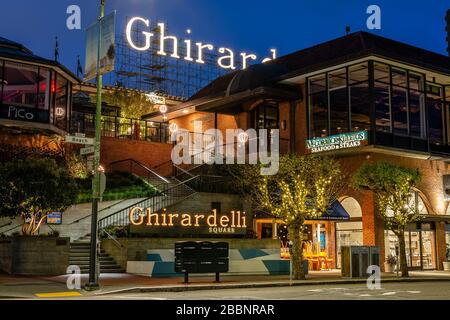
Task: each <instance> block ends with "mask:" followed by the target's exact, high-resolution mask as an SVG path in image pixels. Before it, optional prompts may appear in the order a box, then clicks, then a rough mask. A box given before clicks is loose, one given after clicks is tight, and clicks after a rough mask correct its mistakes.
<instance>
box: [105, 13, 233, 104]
mask: <svg viewBox="0 0 450 320" xmlns="http://www.w3.org/2000/svg"><path fill="white" fill-rule="evenodd" d="M128 21H129V18H127V22H128ZM153 21H156V20H153ZM142 31H150V32H152V33H153V34H154V36H153V37H152V43H151V48H150V49H149V50H146V51H138V50H135V49H133V48H132V47H130V45H129V44H128V42H127V39H126V35H125V33H122V34H119V35H117V36H116V63H115V70H114V72H112V73H111V74H110V75H109V77H107V78H106V79H105V80H106V82H107V83H108V84H110V85H120V86H123V87H126V88H132V89H138V90H141V91H146V92H157V93H160V94H167V95H172V96H177V97H181V98H189V97H190V96H192V95H193V94H195V93H196V92H197V91H199V90H200V89H201V88H203V87H204V86H206V85H207V84H209V83H210V82H211V81H213V80H215V79H216V78H218V77H219V76H222V75H224V74H226V73H228V72H230V70H226V69H223V68H220V67H219V66H218V65H217V59H218V57H219V56H218V54H216V53H214V52H211V51H208V50H204V51H203V60H204V61H205V63H204V64H199V63H196V62H193V61H187V60H185V59H183V57H185V56H186V44H185V42H184V39H181V38H178V55H180V57H181V58H180V59H177V58H173V57H171V56H170V54H171V53H172V52H173V44H172V41H170V40H167V41H166V42H165V52H166V53H167V55H166V56H163V55H159V54H157V51H158V50H159V41H160V32H159V27H158V25H157V23H156V22H152V23H151V24H150V27H148V28H146V27H145V28H144V27H143V26H142V25H139V26H137V25H134V26H133V29H132V31H131V32H132V37H133V41H134V42H135V43H136V45H139V46H142V45H144V41H145V39H144V35H143V34H142ZM165 35H171V34H170V33H169V31H168V28H167V25H166V27H165ZM194 43H195V42H194V41H192V46H193V49H194V46H195V44H194ZM193 51H195V50H193ZM193 58H194V59H195V58H197V57H196V56H195V55H193Z"/></svg>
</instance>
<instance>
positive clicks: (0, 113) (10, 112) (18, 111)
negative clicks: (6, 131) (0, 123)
mask: <svg viewBox="0 0 450 320" xmlns="http://www.w3.org/2000/svg"><path fill="white" fill-rule="evenodd" d="M48 116H49V114H48V111H45V110H37V109H33V108H27V107H21V106H11V105H9V106H6V107H5V108H0V117H1V118H6V119H11V120H19V121H31V122H43V123H47V122H48Z"/></svg>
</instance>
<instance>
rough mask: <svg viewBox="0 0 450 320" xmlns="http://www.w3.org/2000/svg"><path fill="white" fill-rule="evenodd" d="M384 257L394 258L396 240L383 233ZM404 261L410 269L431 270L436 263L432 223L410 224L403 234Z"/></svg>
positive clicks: (435, 266)
mask: <svg viewBox="0 0 450 320" xmlns="http://www.w3.org/2000/svg"><path fill="white" fill-rule="evenodd" d="M384 243H385V256H386V257H387V256H388V255H393V256H396V255H397V253H396V252H398V238H397V236H396V235H395V234H394V233H393V232H392V231H388V230H386V231H385V240H384ZM405 245H406V260H407V263H408V267H409V268H410V269H413V270H414V269H420V270H433V269H436V268H437V263H436V232H435V230H434V224H433V223H418V224H412V225H410V226H409V227H408V230H407V231H406V232H405Z"/></svg>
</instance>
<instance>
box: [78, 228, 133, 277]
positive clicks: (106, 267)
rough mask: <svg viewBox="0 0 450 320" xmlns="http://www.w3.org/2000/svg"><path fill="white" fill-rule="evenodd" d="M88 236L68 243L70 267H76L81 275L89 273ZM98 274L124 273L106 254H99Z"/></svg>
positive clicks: (89, 240) (102, 252) (89, 241)
mask: <svg viewBox="0 0 450 320" xmlns="http://www.w3.org/2000/svg"><path fill="white" fill-rule="evenodd" d="M90 243H91V238H90V236H89V235H88V236H85V237H82V238H80V239H79V240H76V241H73V242H71V243H70V258H69V259H70V265H77V266H79V267H80V269H81V273H83V274H86V273H89V254H90V245H91V244H90ZM98 259H99V262H100V273H124V272H125V270H123V269H122V268H121V267H120V266H119V265H118V264H117V263H116V261H115V260H114V258H112V257H111V256H110V255H109V254H108V253H106V252H105V251H104V250H101V251H100V253H99V257H98Z"/></svg>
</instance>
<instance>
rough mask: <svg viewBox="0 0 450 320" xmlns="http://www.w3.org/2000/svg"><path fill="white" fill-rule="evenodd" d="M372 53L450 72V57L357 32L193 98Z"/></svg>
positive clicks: (225, 79) (222, 80) (236, 75)
mask: <svg viewBox="0 0 450 320" xmlns="http://www.w3.org/2000/svg"><path fill="white" fill-rule="evenodd" d="M370 55H378V56H382V57H385V58H388V59H389V58H390V59H394V60H398V61H401V62H404V63H408V64H413V65H416V66H418V67H422V68H425V69H429V70H431V71H436V72H439V73H444V74H449V75H450V58H449V57H447V56H444V55H441V54H438V53H435V52H431V51H428V50H424V49H421V48H418V47H414V46H412V45H408V44H405V43H402V42H398V41H395V40H391V39H388V38H385V37H381V36H378V35H375V34H371V33H367V32H363V31H361V32H355V33H352V34H349V35H347V36H344V37H340V38H337V39H334V40H331V41H327V42H324V43H322V44H319V45H316V46H313V47H310V48H306V49H303V50H300V51H296V52H294V53H291V54H288V55H285V56H282V57H279V58H277V59H275V60H273V61H270V62H267V63H264V64H259V65H253V66H251V67H249V68H247V69H245V70H239V71H235V72H232V73H229V74H227V75H224V76H222V77H219V78H218V79H216V80H214V81H213V82H211V83H210V84H208V85H207V86H206V87H204V88H203V89H201V90H200V91H199V92H197V93H196V94H195V95H193V96H192V97H191V98H190V99H189V101H194V100H197V99H206V98H217V97H220V96H222V97H226V96H229V95H231V94H234V93H239V92H243V91H246V90H253V89H254V88H255V87H257V86H268V85H275V84H277V83H278V82H279V81H282V80H285V79H289V78H292V77H295V76H299V75H302V74H306V73H309V72H312V71H316V70H320V69H324V68H327V67H331V66H333V65H337V64H340V63H343V62H347V61H352V60H355V59H358V58H363V57H366V56H370Z"/></svg>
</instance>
